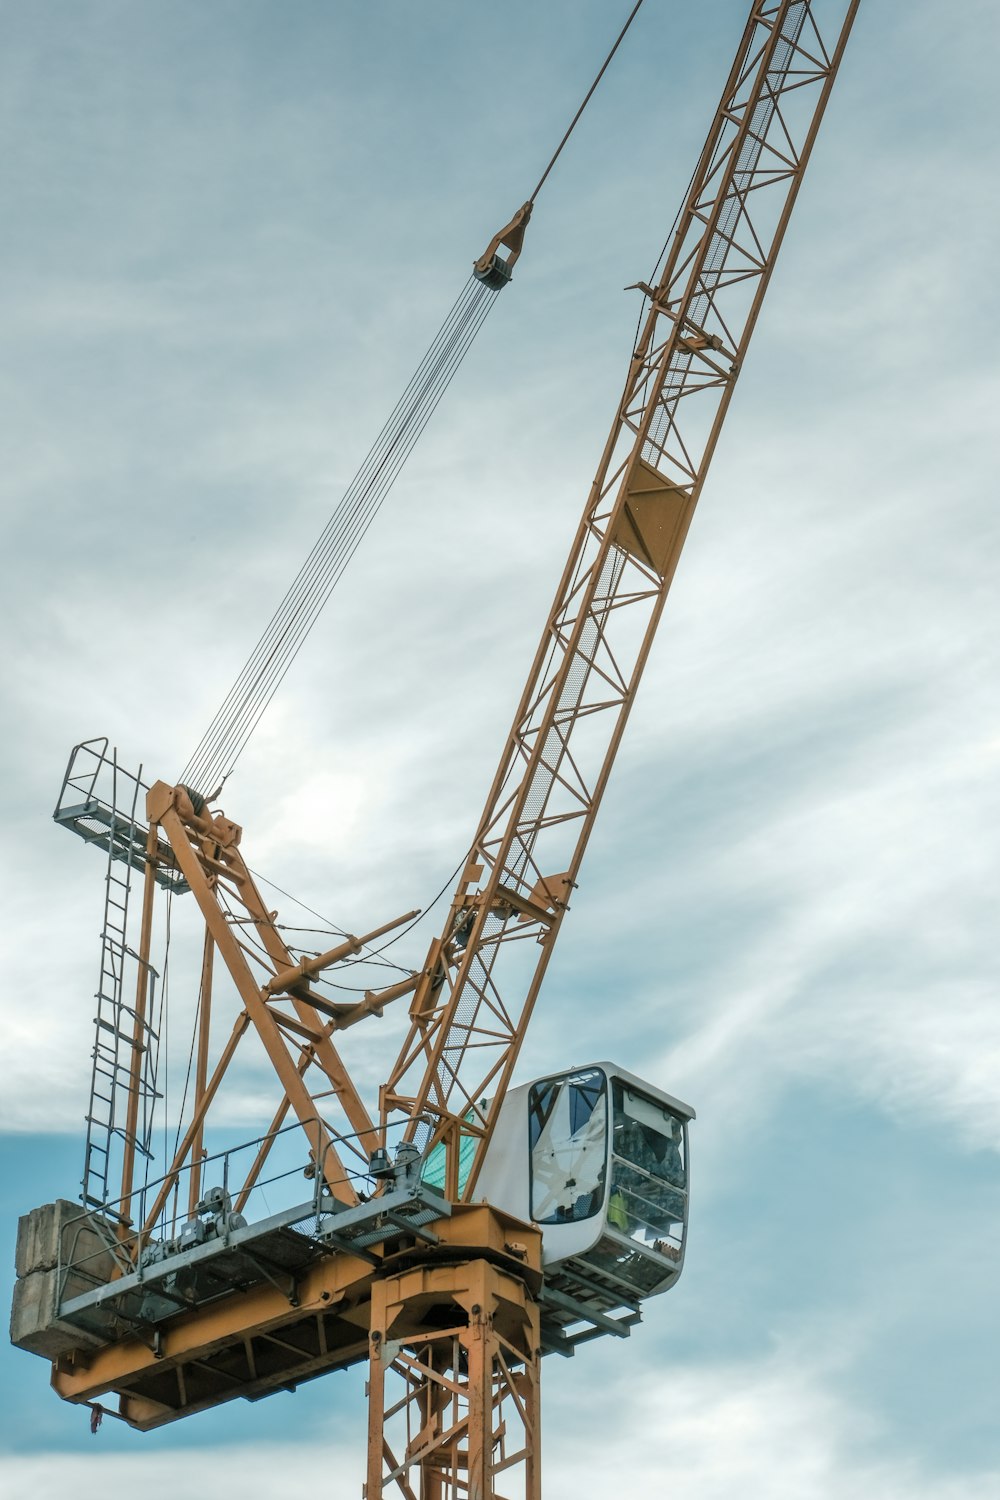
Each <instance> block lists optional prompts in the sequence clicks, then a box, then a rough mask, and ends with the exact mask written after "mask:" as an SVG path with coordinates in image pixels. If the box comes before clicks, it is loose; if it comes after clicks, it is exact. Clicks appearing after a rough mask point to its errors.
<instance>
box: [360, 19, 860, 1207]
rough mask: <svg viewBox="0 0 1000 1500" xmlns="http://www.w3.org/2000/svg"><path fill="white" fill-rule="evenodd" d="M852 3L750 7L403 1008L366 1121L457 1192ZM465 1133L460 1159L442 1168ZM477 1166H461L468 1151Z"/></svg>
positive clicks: (639, 663) (554, 922) (530, 996)
mask: <svg viewBox="0 0 1000 1500" xmlns="http://www.w3.org/2000/svg"><path fill="white" fill-rule="evenodd" d="M857 4H858V0H846V3H845V0H784V3H778V4H765V3H760V4H756V5H754V6H753V8H752V10H751V14H750V17H749V19H748V21H747V25H746V28H745V31H744V34H743V37H742V40H741V44H740V47H739V50H738V52H737V56H736V61H735V63H734V65H733V68H732V71H731V72H730V75H729V78H728V80H727V83H726V87H725V91H724V93H723V95H722V98H721V100H720V103H719V106H718V109H717V111H716V114H715V118H714V120H713V123H712V127H711V130H710V132H709V135H708V139H707V141H706V144H705V147H704V150H703V151H702V154H701V156H700V158H699V161H698V165H697V167H696V169H695V173H694V176H693V178H692V182H691V186H690V190H689V192H688V195H687V199H686V202H685V204H684V207H683V209H682V211H681V214H680V216H679V218H678V221H677V225H676V229H675V232H674V234H673V238H672V240H671V242H670V244H669V247H668V250H667V252H666V259H665V264H664V267H663V271H662V274H661V275H660V277H659V280H658V282H657V283H656V285H655V286H647V285H645V284H643V283H640V284H639V285H640V288H641V290H642V291H643V292H644V294H645V296H646V310H645V320H644V323H643V325H642V329H641V333H640V337H639V339H638V342H637V345H636V348H635V352H634V355H633V358H632V362H631V365H630V368H629V372H628V378H627V381H626V385H625V391H624V395H623V397H622V401H621V405H620V407H619V410H618V413H617V416H616V418H615V422H614V425H613V427H612V429H611V434H610V436H609V438H608V442H607V445H606V447H605V449H604V453H603V455H602V458H601V462H600V466H599V468H598V471H597V476H596V478H595V480H594V483H593V486H592V488H591V491H590V494H589V496H588V499H587V503H586V507H585V510H584V514H583V517H582V520H581V522H580V527H579V530H578V532H577V534H576V537H575V539H574V541H573V545H572V549H571V551H570V555H569V560H568V562H567V564H566V568H565V571H564V573H563V576H562V579H561V581H560V584H559V588H558V591H557V593H556V597H555V602H554V604H553V607H552V611H551V613H550V615H549V618H548V620H547V622H546V625H545V630H544V632H543V635H542V640H541V643H540V645H539V648H538V652H537V654H536V657H535V661H534V664H533V667H532V669H531V673H530V675H529V678H528V682H527V686H526V688H525V690H524V695H523V697H522V699H521V702H520V704H519V706H518V709H517V713H516V715H515V718H514V722H513V726H512V728H511V731H510V734H509V737H508V740H507V744H506V746H505V749H504V753H503V756H502V758H501V761H500V765H499V767H498V770H497V773H496V777H495V779H494V782H493V785H492V787H491V789H490V793H489V796H488V798H487V802H486V806H485V810H484V812H483V816H482V819H481V821H480V824H479V827H478V829H477V831H476V835H475V839H474V842H473V846H472V855H471V858H470V860H469V863H468V865H467V867H466V868H465V870H464V871H463V874H462V878H461V880H460V882H459V885H458V889H457V891H456V893H455V897H454V900H453V902H452V906H451V909H450V912H449V916H448V921H447V925H446V927H445V930H444V933H443V934H442V937H441V939H440V940H439V941H437V942H436V943H434V944H433V945H432V947H431V951H430V955H429V958H428V963H427V966H426V968H425V971H424V977H423V979H422V981H421V983H420V985H419V987H418V989H417V991H416V993H415V995H414V997H413V1001H412V1004H411V1009H410V1014H411V1025H410V1029H409V1032H408V1035H407V1037H406V1040H405V1043H404V1045H403V1048H402V1050H401V1052H400V1054H399V1057H398V1059H397V1062H396V1065H395V1067H394V1069H393V1071H392V1073H391V1075H390V1077H389V1080H388V1083H387V1085H386V1086H385V1088H384V1090H383V1097H382V1119H383V1122H384V1121H385V1120H387V1119H388V1118H390V1117H392V1115H393V1114H394V1112H397V1111H401V1112H402V1113H403V1114H405V1115H409V1117H410V1119H409V1125H408V1132H409V1134H410V1135H411V1136H417V1137H418V1138H420V1139H421V1140H422V1141H424V1140H426V1141H429V1142H434V1141H440V1140H444V1141H446V1142H447V1143H448V1162H449V1169H448V1176H447V1179H446V1190H447V1191H448V1193H449V1196H453V1197H456V1198H457V1197H459V1196H462V1197H464V1198H465V1199H466V1200H469V1199H471V1198H472V1197H473V1195H474V1189H475V1184H476V1178H477V1174H478V1168H479V1165H480V1163H481V1160H482V1154H483V1144H484V1142H485V1140H486V1139H487V1137H488V1134H489V1130H490V1124H491V1116H492V1115H493V1114H495V1112H493V1111H491V1108H490V1106H489V1105H488V1104H487V1100H489V1099H491V1098H492V1099H495V1100H497V1101H499V1100H500V1099H502V1097H503V1094H504V1090H505V1088H506V1085H507V1083H508V1081H509V1078H510V1075H511V1072H512V1070H513V1067H514V1063H515V1061H516V1058H517V1054H518V1050H519V1047H520V1043H521V1041H522V1038H523V1036H524V1032H525V1028H526V1025H527V1022H528V1019H529V1017H530V1014H531V1010H532V1006H533V1004H534V1001H535V998H536V996H537V994H538V990H539V987H540V985H541V982H542V978H543V976H544V973H545V969H546V966H547V963H548V959H549V955H550V954H551V952H552V947H553V944H554V941H555V938H556V935H557V933H558V931H559V928H560V925H561V923H562V919H563V916H564V915H565V912H566V910H567V905H568V901H569V896H570V893H571V891H572V890H573V887H574V885H575V884H576V879H577V874H578V871H579V868H580V862H581V860H582V857H583V853H584V849H585V847H586V844H587V839H588V837H589V835H590V830H591V827H592V825H593V821H594V816H595V814H596V811H597V808H598V805H599V803H600V800H601V795H602V793H603V790H604V786H605V784H606V781H607V778H608V774H609V772H610V769H611V764H612V762H613V760H614V756H615V752H616V750H617V748H618V743H619V741H620V739H621V735H622V732H623V730H624V727H625V722H626V719H627V716H628V713H629V709H630V708H631V705H632V700H633V698H634V696H635V692H636V688H637V685H638V682H639V678H640V675H641V673H642V669H643V666H644V665H645V661H646V657H647V654H648V651H649V648H650V644H651V642H652V638H653V634H654V632H655V630H656V626H657V624H658V622H659V618H660V614H661V612H662V609H663V606H664V603H665V601H666V597H667V592H668V590H669V587H670V584H671V581H672V579H673V575H674V570H675V568H676V564H677V560H678V557H679V555H680V551H681V548H682V547H683V544H684V540H685V538H686V535H687V531H688V527H689V525H690V521H691V517H692V514H693V511H694V507H695V505H696V503H697V500H698V497H699V495H700V493H701V489H702V485H703V483H704V480H705V475H706V473H707V471H708V466H709V463H710V461H711V458H712V455H713V452H714V450H715V446H716V442H717V440H718V436H719V432H720V429H721V426H722V423H723V420H724V418H725V414H726V411H727V409H728V406H729V401H730V398H731V396H732V392H733V388H734V386H735V383H736V379H737V376H738V374H739V371H740V368H741V366H742V363H743V358H744V355H745V353H746V349H747V345H748V343H749V340H750V337H751V334H752V332H753V328H754V324H755V322H756V319H757V315H758V312H759V309H760V306H761V302H762V299H763V296H764V293H765V290H766V287H767V284H768V280H769V278H770V274H771V271H772V269H773V266H774V262H775V258H776V256H777V252H778V249H779V247H780V244H781V240H782V237H783V235H784V231H785V227H786V225H787V222H788V218H789V215H790V213H791V209H792V206H793V203H794V200H795V197H796V194H797V192H798V188H799V185H800V183H801V180H802V175H803V172H804V170H805V167H806V163H807V161H808V157H809V154H810V151H811V148H812V144H813V141H814V139H815V135H816V131H817V129H818V127H819V123H820V120H821V118H822V115H823V111H824V109H825V106H826V103H827V99H828V97H829V93H830V89H831V87H832V84H833V81H834V78H835V76H836V72H837V68H838V66H839V63H840V59H841V56H842V53H843V48H844V45H845V43H846V41H847V37H848V34H849V32H850V29H851V26H852V24H853V21H854V16H855V12H856V10H857ZM463 1137H464V1138H465V1140H466V1146H467V1149H466V1152H465V1165H463V1167H462V1168H461V1180H460V1166H459V1154H460V1148H461V1140H462V1138H463ZM470 1137H471V1138H472V1141H473V1143H474V1159H473V1162H472V1165H471V1168H470V1167H469V1166H468V1158H469V1151H468V1146H469V1138H470Z"/></svg>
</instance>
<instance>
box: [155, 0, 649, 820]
mask: <svg viewBox="0 0 1000 1500" xmlns="http://www.w3.org/2000/svg"><path fill="white" fill-rule="evenodd" d="M642 4H643V0H636V4H635V5H633V7H632V10H631V11H630V13H629V15H628V18H627V19H626V21H625V24H624V26H623V27H622V28H621V30H620V31H619V33H618V36H617V37H616V38H615V42H614V45H613V46H612V48H611V50H610V51H609V53H608V55H607V57H606V58H605V59H604V62H603V63H602V65H601V67H600V69H599V71H598V72H597V74H596V76H595V78H594V80H593V82H592V83H591V85H590V88H589V89H588V90H587V93H586V94H585V95H584V98H583V100H582V102H581V103H580V106H579V108H578V109H577V111H576V113H575V114H574V116H573V118H572V119H571V120H570V122H569V125H568V126H567V127H566V130H565V131H564V133H563V136H562V139H561V140H560V142H559V144H558V146H557V147H556V149H555V151H554V152H553V153H552V155H551V157H550V158H549V160H548V163H547V164H546V166H545V170H544V171H543V172H542V175H541V176H540V177H539V179H538V182H537V183H536V184H535V187H534V190H533V191H532V193H531V194H530V196H529V197H528V199H527V200H526V201H525V202H524V203H523V204H522V206H521V207H520V208H519V209H518V211H517V213H516V214H515V215H514V216H513V218H512V219H511V220H510V222H509V223H507V224H505V225H504V226H503V228H502V229H500V230H498V231H497V233H496V234H495V235H494V236H493V238H492V240H491V241H490V243H489V244H488V245H487V247H486V249H485V250H484V251H483V254H482V255H481V256H480V257H479V259H478V260H477V261H475V263H474V265H473V270H472V275H471V276H470V277H469V279H468V281H467V282H466V284H465V286H464V287H463V288H462V290H461V292H460V293H459V295H458V297H457V298H456V300H455V302H454V305H453V306H452V308H451V309H450V311H449V312H448V314H447V316H446V317H445V319H444V322H443V323H442V324H441V327H440V328H439V330H438V332H437V334H436V335H435V337H434V339H433V341H432V343H431V344H430V347H429V348H428V350H427V352H426V354H425V355H424V357H423V359H422V360H421V361H420V364H419V365H418V366H417V369H416V370H415V372H414V374H413V376H412V378H411V379H410V381H409V383H408V385H407V386H406V389H405V390H404V391H403V394H402V395H401V396H400V398H399V400H398V401H397V403H396V405H395V406H394V407H393V409H392V411H391V413H390V414H389V417H388V419H387V420H386V422H385V425H384V426H383V428H382V430H381V432H380V433H379V435H378V437H377V438H376V440H375V442H374V443H373V445H372V447H371V449H370V451H369V452H368V454H367V456H366V458H365V460H364V462H363V463H362V465H361V467H360V468H359V469H358V471H357V473H356V474H355V476H354V478H353V479H352V480H351V483H350V484H349V485H348V487H347V489H346V491H345V492H344V495H343V497H342V498H341V500H340V501H339V503H338V504H337V506H336V508H335V509H334V511H333V513H332V515H331V516H330V518H329V520H328V521H327V523H326V525H325V526H324V528H323V530H322V532H321V533H320V535H319V538H318V540H317V541H316V543H315V545H314V547H313V548H312V551H311V552H310V553H309V555H308V557H307V558H306V560H305V562H304V563H303V564H302V567H301V568H300V569H299V571H298V573H297V574H296V575H295V577H294V579H293V580H292V582H291V584H290V585H289V587H288V590H287V592H286V593H285V595H284V598H283V599H282V600H281V602H280V603H279V605H278V607H277V609H276V610H275V612H274V615H273V616H272V618H271V620H270V622H269V623H268V625H267V627H266V629H265V630H264V632H263V634H262V635H261V637H260V639H259V640H258V641H257V644H256V645H255V646H254V649H253V651H252V652H251V654H250V656H249V658H248V659H247V662H246V664H245V665H244V666H243V668H242V669H241V671H240V673H239V674H238V676H237V677H236V679H235V681H234V682H233V684H232V686H231V688H230V689H229V691H228V693H227V694H226V696H225V698H224V699H223V701H222V704H221V705H220V707H219V709H218V711H217V713H216V715H215V717H214V718H213V720H212V722H211V724H210V725H209V726H208V728H207V729H206V731H205V733H204V734H203V736H202V738H201V739H200V740H199V742H198V745H197V746H196V748H195V750H194V752H193V754H192V755H191V758H190V760H189V761H188V763H187V765H186V766H185V767H184V770H183V771H182V772H181V774H180V777H179V778H178V779H179V780H180V781H181V782H182V783H183V784H184V785H186V786H188V787H191V788H193V789H195V790H196V791H197V793H198V794H199V795H200V796H204V797H206V798H207V799H208V800H209V801H212V800H214V798H215V797H217V796H218V795H219V794H220V792H221V790H222V786H223V785H224V783H225V781H226V780H227V779H228V776H229V775H230V773H231V772H232V770H233V768H234V767H235V765H236V762H237V761H238V759H239V757H240V755H241V754H242V753H243V751H244V749H245V748H246V745H247V742H248V741H249V739H250V737H251V735H252V734H253V732H254V730H255V728H256V727H257V724H258V723H259V722H260V719H261V717H262V716H263V714H264V713H265V711H266V709H267V706H268V704H269V703H270V702H271V699H272V698H273V697H274V694H275V693H276V692H277V690H278V688H279V687H280V685H281V682H282V679H283V678H284V676H285V673H286V672H287V671H288V669H289V667H290V666H291V664H292V662H293V661H294V659H295V657H296V655H297V654H298V652H299V650H300V649H301V647H302V645H303V643H304V642H305V640H306V638H307V636H308V635H309V632H310V631H311V630H312V628H313V626H314V625H315V623H316V621H317V619H318V618H319V615H320V613H321V611H322V609H323V606H324V605H325V604H326V602H327V600H328V599H329V597H330V595H331V593H332V592H333V590H334V589H335V588H336V586H337V584H338V582H339V581H340V578H341V576H342V575H343V572H344V570H345V568H346V567H347V565H348V563H349V562H350V560H351V558H352V557H353V556H354V553H355V552H356V550H357V548H358V546H359V545H360V543H361V541H362V539H363V538H364V536H365V533H366V532H367V530H368V528H369V527H370V526H371V524H372V522H373V521H374V520H375V517H376V516H377V514H378V512H379V510H380V509H381V507H382V503H383V501H384V500H385V498H386V496H387V495H388V493H389V491H390V490H391V488H392V486H393V484H394V483H395V481H396V479H397V478H398V477H399V474H400V472H401V471H402V469H403V466H404V464H405V463H406V460H407V459H408V458H409V456H410V454H411V453H412V451H413V449H414V448H415V446H416V444H417V443H418V442H419V440H420V438H421V436H422V434H423V432H424V430H425V428H426V427H427V424H428V422H429V421H430V419H431V417H432V416H433V414H434V411H435V409H436V407H437V405H438V403H439V402H440V400H441V398H442V397H443V396H444V394H445V392H446V391H447V389H448V387H449V386H450V384H451V382H452V380H453V379H454V378H455V376H456V374H457V373H458V370H459V368H460V366H461V364H462V361H463V360H464V359H465V356H466V355H467V354H468V352H469V350H470V349H471V348H472V345H473V343H474V342H475V339H476V336H477V334H478V333H479V330H480V329H481V328H482V326H483V324H484V323H485V321H486V319H487V317H488V316H489V313H490V311H491V309H492V308H493V305H494V303H495V302H496V298H497V295H498V293H499V292H501V291H502V290H503V288H504V287H505V286H506V285H507V284H508V282H509V281H510V280H511V276H512V274H513V270H514V265H515V263H516V261H517V259H518V256H519V255H520V253H521V247H522V244H523V241H524V232H525V230H526V228H527V225H528V220H529V219H530V217H531V211H532V209H533V208H534V206H535V201H536V200H537V198H538V194H539V193H540V192H541V190H542V188H543V186H544V184H545V182H546V180H547V178H548V176H549V174H550V172H551V171H552V168H553V167H554V166H555V164H556V162H557V161H558V159H559V157H560V155H561V154H562V151H563V148H564V146H565V145H566V142H567V141H568V140H569V138H570V136H571V135H572V133H573V131H574V129H575V128H576V125H577V123H578V121H579V119H580V117H581V115H582V114H583V112H584V110H585V109H586V107H587V105H588V104H589V103H590V100H591V98H592V97H593V95H594V92H595V90H596V89H597V86H598V84H599V83H600V81H601V79H602V78H603V77H604V74H605V73H606V72H607V69H608V66H609V65H610V63H611V60H612V58H613V57H614V55H615V53H616V52H617V51H618V48H619V47H620V45H621V43H622V41H623V40H624V38H625V35H626V33H627V32H628V30H629V27H630V26H631V25H632V22H633V21H634V20H635V18H636V16H637V14H638V13H639V10H640V9H641V7H642Z"/></svg>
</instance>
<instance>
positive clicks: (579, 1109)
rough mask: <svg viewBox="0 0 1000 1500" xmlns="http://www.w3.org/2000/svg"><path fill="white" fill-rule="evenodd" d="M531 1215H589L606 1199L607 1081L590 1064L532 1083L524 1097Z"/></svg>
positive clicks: (570, 1218) (547, 1218) (566, 1218)
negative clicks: (581, 1071) (579, 1070)
mask: <svg viewBox="0 0 1000 1500" xmlns="http://www.w3.org/2000/svg"><path fill="white" fill-rule="evenodd" d="M528 1144H529V1147H530V1153H531V1217H532V1218H533V1219H534V1220H535V1221H536V1223H538V1224H568V1223H575V1222H578V1221H579V1220H581V1219H589V1218H590V1216H591V1215H592V1214H595V1213H598V1212H599V1211H600V1209H601V1207H602V1204H603V1201H604V1179H605V1167H606V1160H607V1151H608V1086H607V1080H606V1079H605V1076H604V1074H603V1073H602V1072H600V1071H599V1070H598V1069H596V1068H591V1069H589V1070H588V1071H587V1072H583V1073H571V1074H569V1075H568V1076H566V1077H564V1078H548V1079H546V1080H545V1081H544V1082H542V1083H536V1084H534V1085H533V1086H532V1089H531V1091H530V1094H529V1098H528Z"/></svg>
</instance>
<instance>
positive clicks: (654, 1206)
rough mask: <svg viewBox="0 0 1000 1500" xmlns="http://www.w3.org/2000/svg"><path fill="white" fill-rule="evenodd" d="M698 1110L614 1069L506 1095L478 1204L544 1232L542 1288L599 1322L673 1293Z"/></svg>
mask: <svg viewBox="0 0 1000 1500" xmlns="http://www.w3.org/2000/svg"><path fill="white" fill-rule="evenodd" d="M693 1119H694V1110H693V1109H691V1107H690V1106H689V1105H687V1104H684V1103H682V1102H681V1100H680V1099H675V1098H674V1097H673V1096H672V1095H670V1094H665V1093H664V1092H663V1091H662V1090H660V1089H656V1088H654V1087H652V1085H650V1084H648V1083H644V1082H643V1081H642V1080H641V1079H639V1078H636V1077H635V1076H634V1074H632V1073H628V1072H626V1071H625V1070H624V1069H623V1068H618V1067H615V1066H614V1065H613V1064H611V1063H595V1064H593V1065H592V1066H589V1067H583V1068H577V1069H575V1070H574V1071H573V1072H569V1073H562V1074H559V1075H557V1076H555V1077H550V1078H539V1079H536V1080H535V1081H534V1082H533V1083H528V1084H524V1085H522V1086H521V1087H519V1088H515V1089H511V1090H510V1091H509V1092H508V1094H507V1096H506V1098H505V1099H504V1102H503V1105H502V1106H501V1110H500V1115H499V1118H498V1120H497V1124H496V1128H495V1130H494V1133H493V1138H492V1140H491V1141H490V1145H489V1148H488V1150H487V1154H486V1159H485V1161H484V1163H483V1169H482V1173H481V1175H480V1178H479V1183H478V1190H477V1197H478V1196H482V1197H484V1198H485V1199H486V1200H487V1201H488V1202H490V1203H493V1204H495V1205H496V1206H497V1207H498V1208H503V1209H506V1210H507V1211H508V1212H510V1213H512V1214H515V1215H516V1216H517V1217H519V1218H522V1219H528V1220H532V1221H534V1222H535V1223H537V1224H539V1225H541V1226H542V1230H543V1241H542V1244H543V1248H542V1260H543V1266H544V1270H545V1279H546V1288H547V1289H548V1290H549V1291H550V1292H551V1293H553V1294H554V1295H555V1296H556V1297H557V1298H559V1297H560V1296H562V1297H563V1298H564V1299H565V1300H567V1301H568V1300H570V1299H572V1300H574V1301H575V1302H576V1303H578V1304H583V1305H586V1306H587V1307H589V1308H591V1309H592V1310H597V1311H598V1313H599V1314H600V1312H601V1311H602V1310H603V1311H605V1312H606V1311H607V1310H608V1309H610V1308H612V1307H614V1306H621V1305H623V1304H624V1305H631V1306H632V1307H633V1308H634V1309H636V1311H637V1304H638V1303H639V1302H640V1301H642V1300H643V1299H644V1298H646V1297H650V1296H653V1295H654V1294H656V1293H657V1292H664V1291H666V1290H667V1288H668V1287H670V1286H672V1285H673V1283H674V1282H675V1281H676V1280H677V1278H678V1276H679V1275H680V1273H681V1267H682V1266H683V1263H684V1241H685V1235H686V1231H687V1222H688V1121H689V1120H693Z"/></svg>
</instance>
